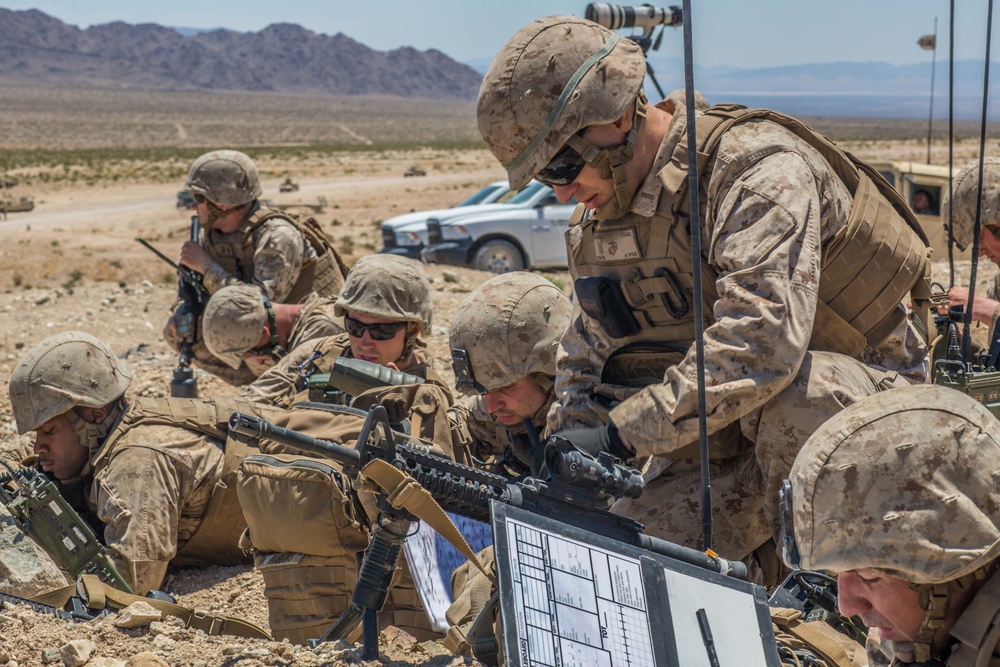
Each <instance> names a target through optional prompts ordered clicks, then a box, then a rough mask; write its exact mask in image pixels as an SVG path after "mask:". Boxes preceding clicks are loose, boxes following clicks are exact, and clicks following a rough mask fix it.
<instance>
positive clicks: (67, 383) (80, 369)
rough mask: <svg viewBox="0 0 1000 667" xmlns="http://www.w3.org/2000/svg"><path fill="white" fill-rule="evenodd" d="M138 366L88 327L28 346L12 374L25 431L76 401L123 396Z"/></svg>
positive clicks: (89, 403)
mask: <svg viewBox="0 0 1000 667" xmlns="http://www.w3.org/2000/svg"><path fill="white" fill-rule="evenodd" d="M131 382H132V371H131V370H129V368H128V367H127V366H125V364H123V363H122V362H121V361H120V360H119V359H118V357H116V356H115V354H114V352H112V351H111V349H110V348H108V346H107V345H105V344H104V343H102V342H101V341H100V340H98V339H97V338H94V337H93V336H91V335H90V334H87V333H83V332H82V331H66V332H63V333H59V334H56V335H54V336H50V337H49V338H46V339H45V340H43V341H41V342H40V343H38V344H37V345H35V346H34V347H33V348H31V349H30V350H28V353H27V354H26V355H24V357H23V358H22V359H21V361H19V362H18V364H17V367H16V368H14V372H13V373H12V374H11V376H10V402H11V405H12V406H13V408H14V421H15V422H16V423H17V432H18V433H20V434H21V435H23V434H25V433H28V432H29V431H35V430H38V428H39V427H40V426H41V425H42V424H44V423H45V422H47V421H49V420H50V419H52V418H53V417H58V416H59V415H61V414H65V413H67V412H69V411H70V410H71V409H72V408H73V407H75V406H83V407H91V408H100V407H104V406H106V405H108V404H109V403H112V402H114V401H115V399H117V398H119V397H120V396H122V394H124V393H125V390H126V389H128V386H129V384H131Z"/></svg>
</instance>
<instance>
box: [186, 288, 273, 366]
mask: <svg viewBox="0 0 1000 667" xmlns="http://www.w3.org/2000/svg"><path fill="white" fill-rule="evenodd" d="M275 320H276V318H275V314H274V308H273V307H272V306H271V302H270V301H269V300H268V298H267V297H266V296H265V295H264V293H263V292H261V291H260V288H259V287H257V286H255V285H229V286H227V287H223V288H222V289H220V290H219V291H218V292H216V293H215V294H213V295H212V298H211V299H209V300H208V303H207V304H206V305H205V314H204V316H203V317H202V332H203V337H204V339H205V347H207V348H208V351H209V352H211V353H212V354H213V355H215V357H217V358H218V359H220V360H222V361H223V362H224V363H225V364H226V365H227V366H229V367H230V368H237V369H238V368H239V367H240V366H241V365H242V364H243V355H244V354H245V353H246V352H248V351H249V350H252V349H254V348H255V347H257V344H258V343H260V339H261V336H262V335H263V333H264V324H265V323H269V328H270V332H271V340H270V342H269V343H268V346H267V347H268V349H267V350H266V351H262V354H272V353H273V352H274V351H275V350H274V348H276V347H277V341H278V331H277V326H276V321H275ZM283 352H284V351H283V350H281V353H283Z"/></svg>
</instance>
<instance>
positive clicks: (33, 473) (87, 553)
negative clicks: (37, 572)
mask: <svg viewBox="0 0 1000 667" xmlns="http://www.w3.org/2000/svg"><path fill="white" fill-rule="evenodd" d="M2 463H3V465H4V466H5V467H6V468H7V471H8V472H6V473H4V474H2V475H0V501H2V502H3V504H4V505H5V506H6V507H7V511H8V512H10V514H11V516H12V517H13V518H14V522H15V523H16V524H17V527H18V528H19V529H21V531H22V532H24V533H25V534H26V535H29V536H31V537H32V538H34V539H35V541H36V542H38V543H39V545H40V546H41V547H42V548H43V549H44V550H45V552H46V553H47V554H48V555H49V556H50V557H51V558H52V560H53V561H55V563H56V565H58V566H59V567H60V568H61V569H63V570H65V571H66V572H68V573H69V574H70V575H71V576H72V577H73V578H74V579H75V578H77V577H79V576H80V575H83V574H94V575H97V577H98V578H99V579H100V580H101V581H103V582H104V583H106V584H108V585H110V586H114V587H115V588H117V589H119V590H121V591H125V592H126V593H131V592H132V588H131V587H130V586H129V585H128V583H127V582H126V581H125V578H124V577H123V576H122V575H121V573H120V572H118V568H116V567H115V564H114V563H113V562H112V561H111V558H109V557H108V554H107V553H106V552H105V551H104V547H103V546H102V545H101V543H100V541H98V539H97V536H95V535H94V531H93V530H91V528H90V526H89V525H87V522H86V521H84V520H83V518H81V517H80V515H79V514H77V512H76V510H74V509H73V507H72V506H71V505H70V504H69V503H68V502H67V501H66V499H65V498H63V497H62V494H60V493H59V489H58V488H56V485H55V483H54V482H53V481H52V480H50V479H49V478H48V477H46V476H45V475H44V474H43V473H41V472H40V471H38V470H36V469H34V468H21V469H18V470H14V469H13V468H11V467H10V466H9V465H7V464H6V463H5V462H2Z"/></svg>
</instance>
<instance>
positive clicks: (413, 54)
mask: <svg viewBox="0 0 1000 667" xmlns="http://www.w3.org/2000/svg"><path fill="white" fill-rule="evenodd" d="M481 79H482V75H480V74H479V73H478V72H476V71H475V70H473V69H472V68H471V67H469V66H468V65H464V64H462V63H459V62H456V61H455V60H453V59H451V58H449V57H448V56H446V55H445V54H444V53H442V52H440V51H437V50H434V49H430V50H427V51H419V50H417V49H413V48H410V47H402V48H398V49H394V50H392V51H375V50H373V49H370V48H368V47H367V46H365V45H364V44H360V43H358V42H356V41H354V40H353V39H351V38H350V37H347V36H346V35H344V34H341V33H338V34H336V35H333V36H330V35H321V34H317V33H314V32H311V31H309V30H306V29H305V28H303V27H301V26H298V25H294V24H290V23H276V24H272V25H269V26H267V27H266V28H264V29H263V30H261V31H259V32H246V33H241V32H234V31H231V30H213V31H210V32H195V33H194V34H189V35H183V34H181V33H180V32H178V31H177V30H173V29H171V28H165V27H162V26H159V25H155V24H150V23H146V24H141V25H130V24H127V23H122V22H114V23H106V24H103V25H95V26H91V27H89V28H87V29H85V30H81V29H80V28H77V27H76V26H72V25H67V24H66V23H63V22H62V21H60V20H59V19H56V18H53V17H51V16H49V15H47V14H45V13H43V12H40V11H38V10H35V9H30V10H25V11H12V10H9V9H3V8H0V83H6V84H24V85H42V86H67V87H77V88H80V87H83V88H138V89H151V90H244V91H272V92H283V93H308V94H328V95H395V96H398V97H420V98H431V99H442V98H443V99H463V100H468V99H472V98H474V97H475V96H476V93H477V92H478V91H479V83H480V81H481Z"/></svg>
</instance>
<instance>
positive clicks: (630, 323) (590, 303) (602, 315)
mask: <svg viewBox="0 0 1000 667" xmlns="http://www.w3.org/2000/svg"><path fill="white" fill-rule="evenodd" d="M620 283H621V281H619V280H611V279H610V278H606V277H604V276H589V277H587V278H578V279H577V280H576V282H575V283H573V289H574V290H575V291H576V298H577V300H578V301H579V302H580V308H582V309H583V312H585V313H587V315H589V316H590V317H592V318H593V319H595V320H597V321H598V322H599V323H600V325H601V327H602V328H603V329H604V331H605V332H607V334H608V335H609V336H611V337H612V338H626V337H628V336H634V335H635V334H637V333H639V325H638V324H637V323H636V321H635V318H634V317H633V316H632V311H631V310H630V309H629V306H628V302H626V301H625V295H624V294H623V293H622V291H621V288H620V287H619V285H620Z"/></svg>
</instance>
